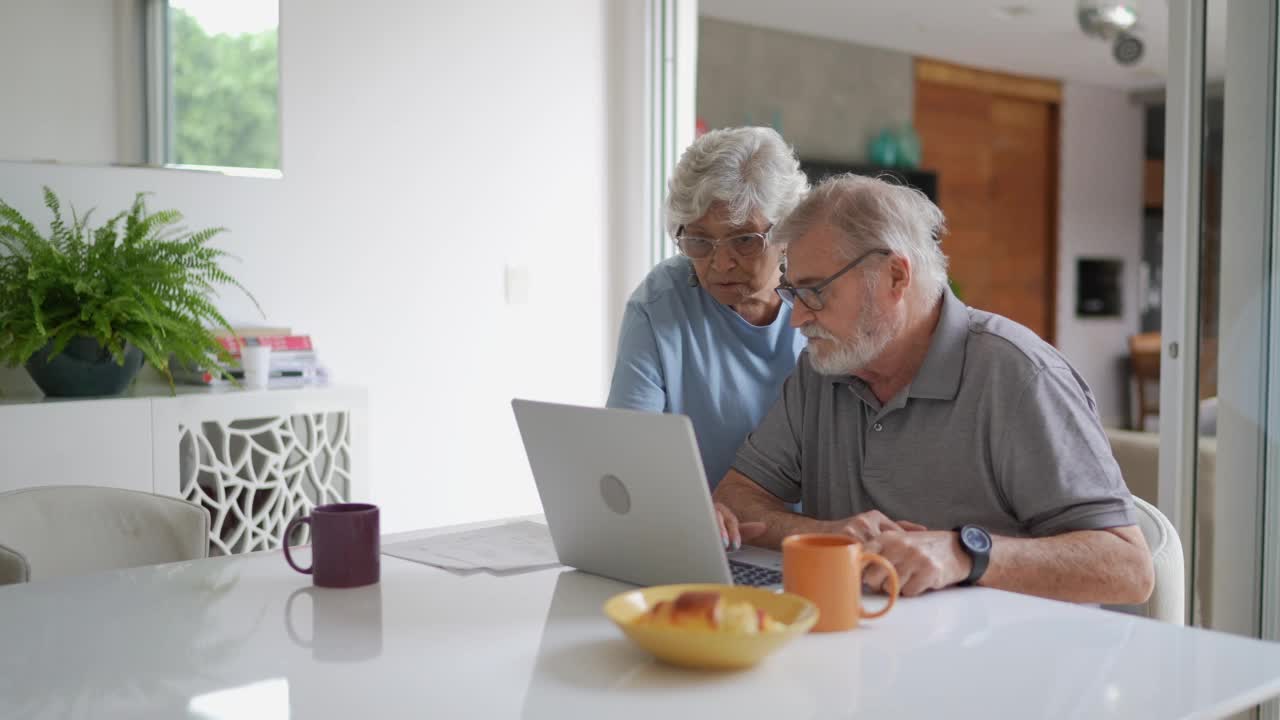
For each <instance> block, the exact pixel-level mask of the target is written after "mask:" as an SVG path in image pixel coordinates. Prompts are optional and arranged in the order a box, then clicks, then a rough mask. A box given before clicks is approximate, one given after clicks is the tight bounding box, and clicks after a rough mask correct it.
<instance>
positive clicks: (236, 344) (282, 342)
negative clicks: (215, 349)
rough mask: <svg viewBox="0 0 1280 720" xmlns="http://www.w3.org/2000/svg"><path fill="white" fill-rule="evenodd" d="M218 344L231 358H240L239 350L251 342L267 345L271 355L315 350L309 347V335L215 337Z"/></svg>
mask: <svg viewBox="0 0 1280 720" xmlns="http://www.w3.org/2000/svg"><path fill="white" fill-rule="evenodd" d="M215 337H216V338H217V340H218V344H219V345H221V346H222V347H223V348H225V349H226V351H227V352H229V353H231V356H232V357H239V356H240V348H242V347H244V346H245V345H247V344H250V343H249V341H250V340H252V341H253V343H254V344H257V345H268V346H270V347H271V354H272V355H273V356H274V355H276V354H277V353H286V352H314V350H315V348H314V347H312V345H311V336H310V335H236V336H234V337H233V336H231V335H223V336H220V337H219V336H215Z"/></svg>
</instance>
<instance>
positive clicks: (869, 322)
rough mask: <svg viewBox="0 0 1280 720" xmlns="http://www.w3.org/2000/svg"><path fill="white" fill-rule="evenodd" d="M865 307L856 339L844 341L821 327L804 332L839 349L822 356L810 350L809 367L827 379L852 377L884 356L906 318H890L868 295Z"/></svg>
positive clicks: (896, 316) (809, 328)
mask: <svg viewBox="0 0 1280 720" xmlns="http://www.w3.org/2000/svg"><path fill="white" fill-rule="evenodd" d="M867 295H868V296H867V298H866V303H865V304H864V307H866V308H868V309H867V310H866V311H865V312H864V313H863V315H862V317H861V318H859V320H858V326H857V327H856V328H855V329H854V333H853V339H852V340H849V341H841V340H839V339H837V338H836V337H835V336H834V335H832V334H831V333H829V332H827V331H826V330H824V329H822V328H820V327H818V326H817V325H806V326H805V327H803V328H801V329H800V332H801V333H802V334H803V335H804V336H805V337H806V338H809V339H810V340H812V339H814V338H822V339H824V340H826V341H828V342H830V343H832V344H833V345H835V348H834V349H832V350H828V351H826V352H825V353H824V354H823V355H821V356H819V355H818V354H817V353H815V352H814V351H813V349H812V348H810V350H809V364H810V365H812V366H813V369H814V370H817V371H818V372H819V373H821V374H823V375H852V374H853V373H855V372H857V371H859V370H861V369H862V368H864V367H866V366H867V365H868V364H869V363H871V362H872V361H873V360H875V359H876V358H877V357H879V356H880V353H882V352H884V349H885V348H886V347H888V346H889V343H890V342H893V339H894V338H895V337H897V336H898V334H899V333H901V332H902V328H903V326H904V325H905V324H906V323H905V318H904V317H903V316H902V315H893V316H890V314H889V313H887V312H884V311H883V310H881V309H880V308H878V307H876V305H875V301H874V299H872V298H871V297H870V293H868V294H867Z"/></svg>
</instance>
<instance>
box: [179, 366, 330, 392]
mask: <svg viewBox="0 0 1280 720" xmlns="http://www.w3.org/2000/svg"><path fill="white" fill-rule="evenodd" d="M170 372H172V373H173V380H174V382H176V383H180V384H183V385H204V386H207V387H221V386H228V385H233V384H234V383H232V382H231V380H229V379H228V378H227V377H226V376H225V375H223V374H222V373H219V372H216V371H214V370H208V369H201V368H186V367H181V366H171V367H170ZM227 374H229V375H230V376H231V377H232V378H234V379H235V380H237V381H239V380H244V371H243V370H240V369H239V368H233V369H229V370H228V371H227ZM322 382H324V370H323V369H322V368H319V367H316V368H314V369H313V370H310V371H307V370H277V369H275V368H272V369H271V371H270V373H268V375H267V386H268V387H293V386H302V385H313V384H319V383H322Z"/></svg>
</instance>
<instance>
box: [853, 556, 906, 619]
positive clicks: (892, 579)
mask: <svg viewBox="0 0 1280 720" xmlns="http://www.w3.org/2000/svg"><path fill="white" fill-rule="evenodd" d="M868 565H879V566H880V567H882V568H884V569H885V571H886V572H888V573H889V604H888V605H885V606H884V607H882V608H880V609H879V610H877V611H875V612H873V613H869V612H867V610H866V608H858V612H859V613H861V614H862V618H863V619H864V620H874V619H876V618H878V617H881V616H882V615H884V614H885V613H888V612H889V611H890V610H892V609H893V604H894V603H896V602H898V571H897V570H894V569H893V563H891V562H889V561H888V560H885V559H884V558H882V557H880V556H879V555H877V554H875V553H862V568H861V570H866V569H867V566H868ZM858 576H859V577H861V576H862V572H859V573H858Z"/></svg>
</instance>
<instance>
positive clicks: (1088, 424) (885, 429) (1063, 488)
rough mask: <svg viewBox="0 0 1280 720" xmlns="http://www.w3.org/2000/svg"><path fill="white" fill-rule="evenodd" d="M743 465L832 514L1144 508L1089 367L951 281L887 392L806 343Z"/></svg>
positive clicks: (1027, 524) (1088, 514)
mask: <svg viewBox="0 0 1280 720" xmlns="http://www.w3.org/2000/svg"><path fill="white" fill-rule="evenodd" d="M733 467H734V469H735V470H737V471H738V472H740V473H742V474H743V475H746V476H747V477H749V478H751V479H752V480H754V481H755V482H756V483H757V484H759V485H760V486H761V487H763V488H764V489H766V490H768V491H769V492H771V493H773V494H774V495H776V496H777V497H778V498H779V499H781V500H783V501H785V502H789V503H794V502H797V501H800V502H802V503H803V507H804V511H805V514H807V515H810V516H813V517H816V518H819V519H824V520H832V519H838V518H844V517H849V516H851V515H854V514H857V513H860V512H864V511H867V510H880V511H881V512H883V513H884V514H885V515H887V516H889V517H890V518H893V519H895V520H910V521H912V522H918V523H921V524H923V525H925V526H927V527H929V528H930V529H934V530H938V529H946V530H949V529H951V528H954V527H957V526H959V525H962V524H965V523H975V524H978V525H981V526H983V527H985V528H987V529H988V530H990V531H991V532H993V533H996V534H999V535H1007V536H1024V537H1025V536H1032V537H1037V536H1045V535H1055V534H1058V533H1063V532H1067V531H1070V530H1086V529H1100V528H1110V527H1120V526H1125V525H1133V524H1134V523H1135V522H1136V516H1135V514H1134V509H1133V499H1132V497H1131V496H1130V495H1129V490H1128V488H1126V487H1125V484H1124V480H1123V479H1121V477H1120V468H1119V466H1117V465H1116V461H1115V458H1113V457H1112V455H1111V446H1110V444H1109V443H1108V442H1107V437H1106V435H1105V434H1104V433H1103V430H1102V424H1101V423H1100V422H1099V420H1098V414H1097V408H1096V407H1095V405H1094V400H1093V394H1092V393H1091V392H1090V391H1089V388H1088V386H1087V385H1086V384H1085V382H1084V380H1083V379H1082V378H1081V377H1080V376H1079V375H1078V374H1076V372H1075V370H1073V369H1072V368H1071V366H1070V365H1069V364H1067V361H1066V359H1064V358H1063V357H1062V355H1061V354H1059V353H1058V351H1057V350H1055V349H1054V348H1053V347H1051V346H1050V345H1049V344H1048V343H1046V342H1044V341H1043V340H1041V339H1040V338H1039V337H1038V336H1036V335H1035V333H1033V332H1031V331H1030V330H1028V329H1027V328H1025V327H1023V326H1021V325H1019V324H1017V323H1015V322H1013V321H1012V320H1008V319H1006V318H1003V317H1000V316H999V315H993V314H991V313H988V312H983V311H981V310H975V309H973V308H970V307H966V306H965V305H964V304H963V303H961V302H960V301H959V300H957V299H956V297H955V296H954V295H952V294H951V292H950V291H948V292H946V294H945V296H944V299H943V306H942V314H941V318H940V319H939V321H938V326H937V328H936V329H935V331H934V335H933V338H932V340H931V341H930V344H929V351H928V353H927V355H926V356H925V360H924V364H923V365H922V366H921V368H920V371H919V372H918V373H917V374H916V377H915V379H914V380H912V382H911V385H910V386H908V387H906V388H905V389H903V390H902V391H901V392H899V393H898V394H897V395H896V396H894V397H893V398H891V399H890V401H889V402H888V403H887V404H885V405H883V406H881V404H880V402H879V401H878V400H876V397H875V395H874V394H872V392H871V390H870V388H869V387H868V386H867V385H866V383H864V382H863V381H862V380H859V379H857V378H854V377H850V376H841V377H833V376H824V375H820V374H819V373H818V372H816V371H815V370H814V369H813V367H812V365H810V363H809V353H808V351H807V350H806V351H805V352H804V353H803V354H801V356H800V362H799V364H798V365H797V366H796V369H795V372H793V373H792V374H791V376H790V377H788V378H787V381H786V383H785V384H784V385H783V388H782V396H781V397H780V398H779V399H778V402H777V403H776V404H774V406H773V408H772V409H770V410H769V412H768V414H767V415H765V418H764V420H763V421H762V422H761V423H760V426H759V427H758V428H756V430H755V431H754V432H752V433H751V434H750V435H749V436H748V437H747V440H746V442H745V443H744V444H743V445H742V447H741V448H740V449H739V450H738V455H737V458H736V460H735V461H734V465H733Z"/></svg>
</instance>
